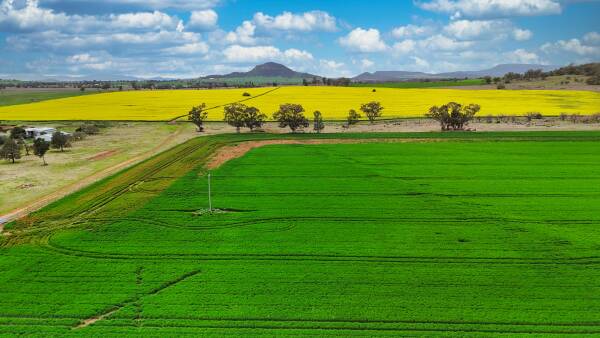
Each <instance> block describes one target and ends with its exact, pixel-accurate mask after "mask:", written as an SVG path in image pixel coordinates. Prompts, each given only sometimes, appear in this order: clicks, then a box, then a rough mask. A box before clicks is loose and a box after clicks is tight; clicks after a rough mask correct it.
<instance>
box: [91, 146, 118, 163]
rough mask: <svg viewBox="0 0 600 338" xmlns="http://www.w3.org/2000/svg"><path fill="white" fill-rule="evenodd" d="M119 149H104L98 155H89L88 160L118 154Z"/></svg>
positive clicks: (96, 159)
mask: <svg viewBox="0 0 600 338" xmlns="http://www.w3.org/2000/svg"><path fill="white" fill-rule="evenodd" d="M117 152H118V151H117V150H115V149H113V150H106V151H102V152H99V153H97V154H96V155H94V156H92V157H89V158H88V161H98V160H101V159H104V158H107V157H109V156H112V155H114V154H116V153H117Z"/></svg>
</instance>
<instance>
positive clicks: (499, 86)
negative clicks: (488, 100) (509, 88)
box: [496, 83, 506, 89]
mask: <svg viewBox="0 0 600 338" xmlns="http://www.w3.org/2000/svg"><path fill="white" fill-rule="evenodd" d="M496 88H498V89H506V85H505V84H504V83H498V85H497V86H496Z"/></svg>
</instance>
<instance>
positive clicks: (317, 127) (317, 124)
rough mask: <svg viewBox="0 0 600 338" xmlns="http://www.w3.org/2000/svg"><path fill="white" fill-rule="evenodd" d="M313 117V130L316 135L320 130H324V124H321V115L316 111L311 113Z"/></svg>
mask: <svg viewBox="0 0 600 338" xmlns="http://www.w3.org/2000/svg"><path fill="white" fill-rule="evenodd" d="M313 116H314V118H313V129H314V130H315V131H316V132H317V133H321V130H323V129H325V123H323V115H322V114H321V112H320V111H318V110H317V111H315V112H314V113H313Z"/></svg>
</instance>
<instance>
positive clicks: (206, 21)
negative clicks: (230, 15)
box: [186, 9, 219, 31]
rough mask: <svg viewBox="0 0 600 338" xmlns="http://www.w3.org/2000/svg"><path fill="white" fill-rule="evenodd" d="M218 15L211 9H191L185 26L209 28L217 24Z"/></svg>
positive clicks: (200, 28)
mask: <svg viewBox="0 0 600 338" xmlns="http://www.w3.org/2000/svg"><path fill="white" fill-rule="evenodd" d="M218 20H219V15H218V14H217V12H215V11H214V10H212V9H207V10H203V11H193V12H192V13H191V14H190V20H189V21H188V23H187V25H186V28H191V29H194V30H200V31H205V30H210V29H213V28H215V27H216V26H217V21H218Z"/></svg>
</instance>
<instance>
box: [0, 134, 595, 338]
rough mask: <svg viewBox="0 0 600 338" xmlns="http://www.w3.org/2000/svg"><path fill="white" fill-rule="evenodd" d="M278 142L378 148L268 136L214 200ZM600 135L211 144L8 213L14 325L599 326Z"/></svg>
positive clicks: (382, 332)
mask: <svg viewBox="0 0 600 338" xmlns="http://www.w3.org/2000/svg"><path fill="white" fill-rule="evenodd" d="M274 138H296V139H309V138H336V139H340V138H344V139H354V140H356V139H360V141H361V143H346V144H332V143H327V144H288V145H268V146H264V147H260V148H255V149H253V150H251V151H250V152H249V153H247V154H246V155H245V156H243V157H240V158H237V159H233V160H230V161H228V162H226V163H225V164H223V165H222V166H220V167H219V168H217V169H215V170H213V171H211V176H212V202H213V207H215V208H217V209H218V210H219V211H218V212H213V213H208V212H206V209H207V207H208V201H207V179H206V169H205V164H206V163H207V159H208V158H210V156H211V154H212V153H213V152H214V151H215V150H216V149H218V148H219V147H222V146H224V145H230V144H234V143H237V142H241V141H246V140H257V139H274ZM391 141H394V142H391ZM599 142H600V132H540V133H535V132H531V133H447V134H437V133H431V134H391V133H390V134H338V135H332V134H329V135H328V134H324V135H314V134H313V135H310V134H305V135H268V134H254V135H253V134H240V135H219V136H212V137H202V138H196V139H193V140H191V141H188V142H187V143H184V144H182V145H180V146H177V147H175V148H173V149H171V150H169V151H167V152H165V153H162V154H160V155H158V156H155V157H153V158H151V159H149V160H147V161H145V162H143V163H141V164H140V165H137V166H135V167H133V168H130V169H128V170H126V171H124V172H122V173H120V174H118V175H115V176H112V177H109V178H107V179H105V180H103V181H101V182H99V183H97V184H95V185H93V186H92V187H89V188H87V189H84V190H83V191H81V192H79V193H76V194H74V195H71V196H69V197H67V198H65V199H63V200H60V201H58V202H56V203H54V204H52V205H50V206H48V207H46V208H45V209H43V210H41V211H39V212H36V213H34V214H33V215H31V216H30V217H28V218H26V219H22V220H20V221H18V222H15V223H11V224H8V226H7V228H6V229H5V231H8V232H9V233H10V234H9V235H8V236H4V237H2V236H0V238H1V239H0V241H1V242H0V244H1V248H0V271H2V273H0V285H1V287H0V335H17V334H21V335H37V336H42V335H44V336H126V335H133V336H156V337H171V336H176V335H193V336H214V337H223V336H243V337H251V336H278V337H282V336H283V337H286V336H344V337H348V336H365V337H373V336H390V337H397V336H457V337H464V336H481V337H489V336H494V335H500V334H502V335H504V336H522V335H524V334H532V335H534V336H548V335H554V336H565V335H575V336H582V335H586V334H587V335H599V334H600V316H599V315H598V314H599V313H600V269H599V266H600V255H599V252H600V230H599V225H600V212H598V211H599V209H598V206H600V147H599V146H598V144H599Z"/></svg>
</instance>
